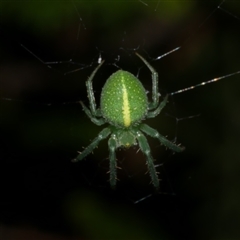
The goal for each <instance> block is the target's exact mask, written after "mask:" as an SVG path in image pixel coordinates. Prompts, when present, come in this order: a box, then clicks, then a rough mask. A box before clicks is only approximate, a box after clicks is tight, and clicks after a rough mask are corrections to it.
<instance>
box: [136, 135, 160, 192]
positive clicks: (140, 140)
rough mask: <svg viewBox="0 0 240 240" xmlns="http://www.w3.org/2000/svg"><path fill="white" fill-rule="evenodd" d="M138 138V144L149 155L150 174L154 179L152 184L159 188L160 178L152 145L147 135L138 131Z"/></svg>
mask: <svg viewBox="0 0 240 240" xmlns="http://www.w3.org/2000/svg"><path fill="white" fill-rule="evenodd" d="M137 140H138V144H139V147H140V149H141V151H142V152H143V153H144V154H145V156H146V157H147V166H148V170H149V174H150V176H151V179H152V184H153V185H154V187H155V188H156V189H158V188H159V179H158V175H157V172H156V168H155V166H154V163H153V162H154V160H153V158H152V156H151V151H150V147H149V144H148V142H147V139H146V137H145V136H144V135H143V134H142V133H141V132H140V131H138V132H137Z"/></svg>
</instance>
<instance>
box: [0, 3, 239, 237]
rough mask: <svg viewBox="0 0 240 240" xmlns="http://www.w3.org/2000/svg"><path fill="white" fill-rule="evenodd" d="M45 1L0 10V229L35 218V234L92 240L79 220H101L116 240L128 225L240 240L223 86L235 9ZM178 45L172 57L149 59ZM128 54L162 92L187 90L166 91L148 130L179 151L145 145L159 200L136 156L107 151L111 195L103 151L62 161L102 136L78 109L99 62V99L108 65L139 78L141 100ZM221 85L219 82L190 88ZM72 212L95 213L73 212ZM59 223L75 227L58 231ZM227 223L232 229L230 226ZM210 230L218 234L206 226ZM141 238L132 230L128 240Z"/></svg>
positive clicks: (234, 133) (227, 93)
mask: <svg viewBox="0 0 240 240" xmlns="http://www.w3.org/2000/svg"><path fill="white" fill-rule="evenodd" d="M45 4H46V5H45ZM55 4H56V3H44V2H33V3H29V2H28V3H24V2H21V3H19V4H18V3H15V2H14V5H15V7H13V6H12V5H11V6H10V5H8V3H1V5H2V7H3V8H2V9H4V10H5V11H3V10H2V12H1V29H0V34H1V72H0V73H1V79H0V81H1V85H0V86H1V89H0V93H1V102H0V106H1V113H0V114H1V115H0V127H1V140H2V141H1V142H2V145H1V149H0V150H1V159H2V167H1V169H2V171H3V172H2V174H1V175H2V176H3V180H2V192H3V195H4V198H3V200H2V202H1V203H2V208H1V211H2V214H1V216H2V219H1V220H2V222H3V223H10V224H14V223H16V224H19V223H20V222H24V223H27V224H29V222H30V219H33V222H34V224H35V225H37V226H41V227H44V228H47V229H50V230H51V231H56V232H58V233H61V234H62V233H66V234H69V233H75V234H76V229H74V230H72V229H70V227H69V228H68V227H67V226H68V225H74V226H75V227H76V228H79V229H80V230H79V232H80V233H79V234H80V236H88V237H89V235H88V234H89V232H91V228H90V227H89V229H90V230H89V231H88V232H87V233H86V232H85V231H84V230H83V229H82V228H84V227H83V226H84V223H85V224H86V223H88V222H87V221H88V220H87V219H85V218H84V216H85V215H84V214H87V215H86V216H88V217H89V219H90V217H94V218H96V219H98V222H97V223H94V222H91V223H89V224H88V225H92V229H93V230H92V231H93V232H94V231H96V227H95V225H94V224H98V225H99V226H101V224H100V223H101V221H102V220H101V219H102V216H104V215H106V222H107V224H110V222H111V221H113V222H114V221H115V220H113V219H114V217H113V216H117V217H118V219H119V221H120V222H122V223H120V222H118V221H116V222H117V223H119V224H120V226H123V227H122V229H121V231H120V230H119V229H118V228H117V227H113V229H114V230H115V231H113V232H115V234H116V232H118V234H119V232H121V234H123V235H124V234H126V232H128V231H127V230H126V229H127V228H126V225H127V224H128V223H127V221H126V219H128V218H129V219H132V221H131V222H135V221H136V222H138V221H139V222H138V223H139V226H141V225H142V224H144V226H145V227H143V230H142V231H143V232H140V233H138V234H139V235H140V236H142V238H143V239H144V237H143V236H146V237H145V239H147V238H149V237H150V236H151V237H152V238H153V237H155V238H156V236H157V237H158V238H160V237H162V236H163V235H165V236H169V238H170V237H173V238H176V239H178V238H180V236H182V237H183V236H184V238H185V239H188V238H189V239H192V238H193V237H194V236H195V235H194V234H196V235H198V236H203V237H205V238H206V236H208V237H209V238H210V237H212V238H213V237H214V238H216V239H217V238H218V237H219V236H221V237H222V236H226V238H230V237H233V236H239V235H237V234H238V233H237V229H238V227H237V226H238V223H239V219H238V218H237V217H236V216H235V213H236V215H237V213H238V211H239V208H238V205H237V203H238V202H239V196H240V194H239V190H238V186H239V181H240V179H239V174H238V172H237V170H238V169H239V168H238V165H239V164H238V162H239V161H238V159H239V153H238V142H239V141H238V137H239V134H238V133H239V122H240V121H239V93H238V87H239V81H237V80H238V79H239V75H235V76H232V77H231V78H230V77H227V76H228V74H231V73H235V72H237V71H239V70H240V68H239V61H238V57H239V51H238V50H239V40H240V39H239V38H240V37H239V34H238V32H239V30H240V10H239V9H240V5H239V4H238V3H236V2H233V1H223V2H220V1H211V2H206V3H204V2H200V1H189V2H180V1H173V2H170V1H169V2H168V1H165V2H162V1H131V2H124V1H121V2H120V1H119V2H118V1H116V2H115V3H114V6H112V5H111V7H109V6H110V2H107V1H106V2H91V3H86V2H72V3H65V2H60V3H59V2H58V3H57V6H56V5H55ZM17 9H21V11H20V10H18V11H17ZM46 9H48V11H47V12H46ZM6 13H8V15H7V14H6ZM176 47H180V49H179V50H178V51H176V52H174V53H171V54H169V55H168V56H166V57H164V58H161V57H160V56H162V55H163V54H164V53H167V52H169V51H171V50H173V49H175V48H176ZM135 51H137V52H139V53H140V54H141V55H143V56H144V57H145V58H146V59H147V60H148V61H149V62H150V63H151V64H152V65H153V67H154V68H155V69H156V70H157V71H158V73H159V88H160V92H161V94H162V95H163V96H164V95H165V94H167V93H168V94H170V95H171V93H175V92H176V91H178V90H179V89H181V90H182V89H185V88H186V87H189V86H194V87H195V88H194V89H190V90H189V91H185V92H184V91H182V92H178V93H176V94H172V95H171V96H170V100H169V103H168V106H167V107H166V108H165V109H164V111H163V112H162V113H161V114H160V115H159V116H158V117H157V118H155V119H151V120H148V121H147V123H148V124H149V125H150V126H151V127H153V128H155V129H157V130H158V131H159V132H160V133H161V134H163V135H167V136H168V138H169V139H170V140H172V141H176V142H177V143H181V144H182V145H184V146H185V147H186V151H185V152H184V153H181V154H173V153H172V152H171V151H169V150H166V149H165V148H164V147H162V146H160V145H159V143H158V142H157V141H156V140H154V139H149V138H148V140H149V143H150V146H151V150H152V155H153V157H154V158H155V159H156V165H157V169H158V171H159V172H160V179H161V189H160V193H157V194H155V193H154V189H153V188H152V186H151V185H150V184H149V182H150V177H149V175H148V173H146V171H147V168H146V165H145V158H144V156H143V155H142V154H141V152H139V151H138V148H137V147H135V148H131V149H129V150H123V149H121V150H119V151H118V152H117V159H118V166H119V167H120V168H121V169H119V170H118V179H119V181H118V186H117V189H116V191H114V192H113V191H112V190H110V189H109V184H108V175H107V174H106V172H107V171H108V149H107V143H106V141H103V142H102V143H100V145H99V147H98V148H97V149H96V150H95V151H94V154H92V155H90V156H88V157H87V159H86V161H82V162H81V163H79V164H75V165H73V164H72V163H71V162H70V160H71V159H72V158H74V157H75V156H76V151H77V150H79V151H81V150H82V148H83V146H87V145H88V144H89V143H90V141H91V140H92V139H93V138H94V137H95V136H96V135H97V133H98V132H99V131H100V128H99V127H97V126H95V125H94V124H92V123H91V121H90V120H89V119H88V118H87V117H86V116H85V115H84V114H83V112H82V110H81V107H80V105H78V101H79V100H83V101H84V102H85V103H86V104H87V103H88V101H87V93H86V89H85V81H86V79H87V77H88V76H89V75H90V74H91V72H92V71H93V69H94V67H95V66H96V65H97V63H98V62H100V61H101V59H104V60H105V64H104V66H103V67H102V69H101V70H100V71H99V72H98V74H97V76H96V78H95V79H94V89H95V94H96V99H99V96H100V93H101V89H102V86H103V84H104V82H105V80H106V79H107V78H108V76H109V75H110V74H111V73H113V72H114V71H116V70H117V69H118V68H122V69H125V70H127V71H129V72H132V73H133V74H135V75H137V76H138V77H139V79H140V80H141V82H142V83H143V84H144V86H145V87H146V89H147V90H148V91H149V95H150V94H151V74H150V73H149V70H148V69H147V68H146V67H145V66H144V64H143V63H142V62H141V61H140V60H139V59H138V58H137V57H136V56H135V54H134V52H135ZM221 76H225V78H226V79H224V80H223V81H222V80H221V81H219V82H218V83H214V84H208V85H206V86H205V87H204V88H200V87H197V86H198V84H199V83H201V82H205V81H208V80H210V79H214V78H216V77H221ZM6 100H7V101H6ZM97 103H99V101H97ZM11 180H14V183H11ZM15 199H17V200H18V201H17V202H16V200H15ZM59 199H60V200H59ZM88 202H90V203H88ZM132 203H135V204H132ZM71 204H72V207H70V205H71ZM36 205H38V206H39V207H36ZM108 205H109V206H108ZM63 206H64V207H65V208H64V207H63ZM78 206H83V208H84V207H86V209H88V208H90V209H91V208H94V206H95V208H96V209H100V208H102V209H103V210H104V211H102V212H101V211H96V212H95V213H92V215H91V211H90V210H88V211H87V213H85V212H84V211H83V210H84V209H82V210H81V211H80V210H79V211H80V212H78V211H76V213H75V214H74V213H72V211H73V209H74V207H75V208H76V207H78ZM229 206H231V207H229ZM227 208H228V209H227ZM119 209H122V213H121V212H120V211H119ZM63 212H64V213H63ZM109 212H113V214H115V215H113V214H110V213H109ZM209 215H210V216H209ZM66 216H68V218H69V219H73V218H74V217H75V218H77V219H78V221H79V222H80V223H81V224H80V223H79V225H77V224H76V223H75V222H74V223H73V222H71V220H69V221H70V222H68V221H67V220H66ZM129 216H130V217H129ZM206 216H208V217H207V218H206ZM192 218H193V220H191V219H192ZM219 219H225V220H222V221H221V220H219ZM229 219H236V221H235V223H234V224H232V225H231V226H229V225H228V224H229V223H228V220H229ZM54 221H55V224H53V222H54ZM43 222H44V223H43ZM212 222H216V224H215V225H212V226H211V227H210V223H212ZM121 224H122V225H121ZM66 225H67V226H66ZM200 225H202V227H200ZM105 228H106V227H105ZM60 229H61V230H60ZM87 229H88V228H87ZM103 229H104V226H103ZM138 230H139V227H138V228H137V227H136V226H135V225H134V224H133V225H132V227H131V231H130V232H131V233H132V232H133V233H135V234H136V232H138ZM230 230H231V231H230ZM230 232H231V234H232V235H230ZM100 234H101V233H100ZM187 235H188V237H187ZM0 236H1V235H0ZM98 236H101V235H98ZM114 236H115V235H114ZM92 238H93V237H92ZM128 238H129V237H128Z"/></svg>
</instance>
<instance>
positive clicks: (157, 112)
mask: <svg viewBox="0 0 240 240" xmlns="http://www.w3.org/2000/svg"><path fill="white" fill-rule="evenodd" d="M167 100H168V95H167V96H166V97H165V98H164V99H163V101H162V102H161V103H160V104H159V106H158V107H157V108H156V109H155V110H154V111H152V112H148V114H147V118H154V117H156V116H157V115H158V114H159V113H160V112H161V111H162V109H163V108H164V107H165V106H166V104H167Z"/></svg>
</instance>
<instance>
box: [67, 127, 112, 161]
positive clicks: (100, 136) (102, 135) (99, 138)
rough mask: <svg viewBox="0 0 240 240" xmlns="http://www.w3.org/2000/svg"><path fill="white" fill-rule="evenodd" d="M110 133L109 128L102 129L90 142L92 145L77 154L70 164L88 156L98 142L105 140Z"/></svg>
mask: <svg viewBox="0 0 240 240" xmlns="http://www.w3.org/2000/svg"><path fill="white" fill-rule="evenodd" d="M110 133H111V130H110V128H104V129H103V130H102V131H101V132H100V133H99V134H98V136H97V137H96V138H95V139H94V140H93V141H92V143H91V144H90V145H89V146H88V147H86V148H85V149H84V150H83V151H82V152H81V153H79V154H78V156H77V157H76V158H75V159H73V160H72V162H78V161H80V160H82V159H83V158H85V157H86V156H87V155H88V154H90V153H91V152H92V151H93V149H94V148H95V147H97V145H98V144H99V142H100V141H102V140H103V139H105V138H107V137H108V136H109V134H110Z"/></svg>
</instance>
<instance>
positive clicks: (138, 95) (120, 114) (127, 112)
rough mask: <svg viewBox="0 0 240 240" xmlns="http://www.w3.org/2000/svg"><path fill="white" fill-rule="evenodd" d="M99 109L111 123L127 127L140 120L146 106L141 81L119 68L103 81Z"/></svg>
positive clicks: (145, 111)
mask: <svg viewBox="0 0 240 240" xmlns="http://www.w3.org/2000/svg"><path fill="white" fill-rule="evenodd" d="M100 104H101V111H102V115H103V117H104V118H106V119H107V120H108V121H109V122H110V123H111V124H113V125H115V126H121V127H125V128H127V127H129V126H131V125H132V124H134V123H137V122H139V121H141V120H142V119H143V118H144V117H145V115H146V113H147V107H148V101H147V95H146V92H145V89H144V87H143V85H142V84H141V82H140V81H139V80H138V79H137V78H136V77H135V76H134V75H132V74H131V73H129V72H126V71H123V70H119V71H117V72H115V73H114V74H112V75H111V76H110V77H109V79H108V80H107V82H106V83H105V85H104V87H103V90H102V94H101V103H100Z"/></svg>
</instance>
